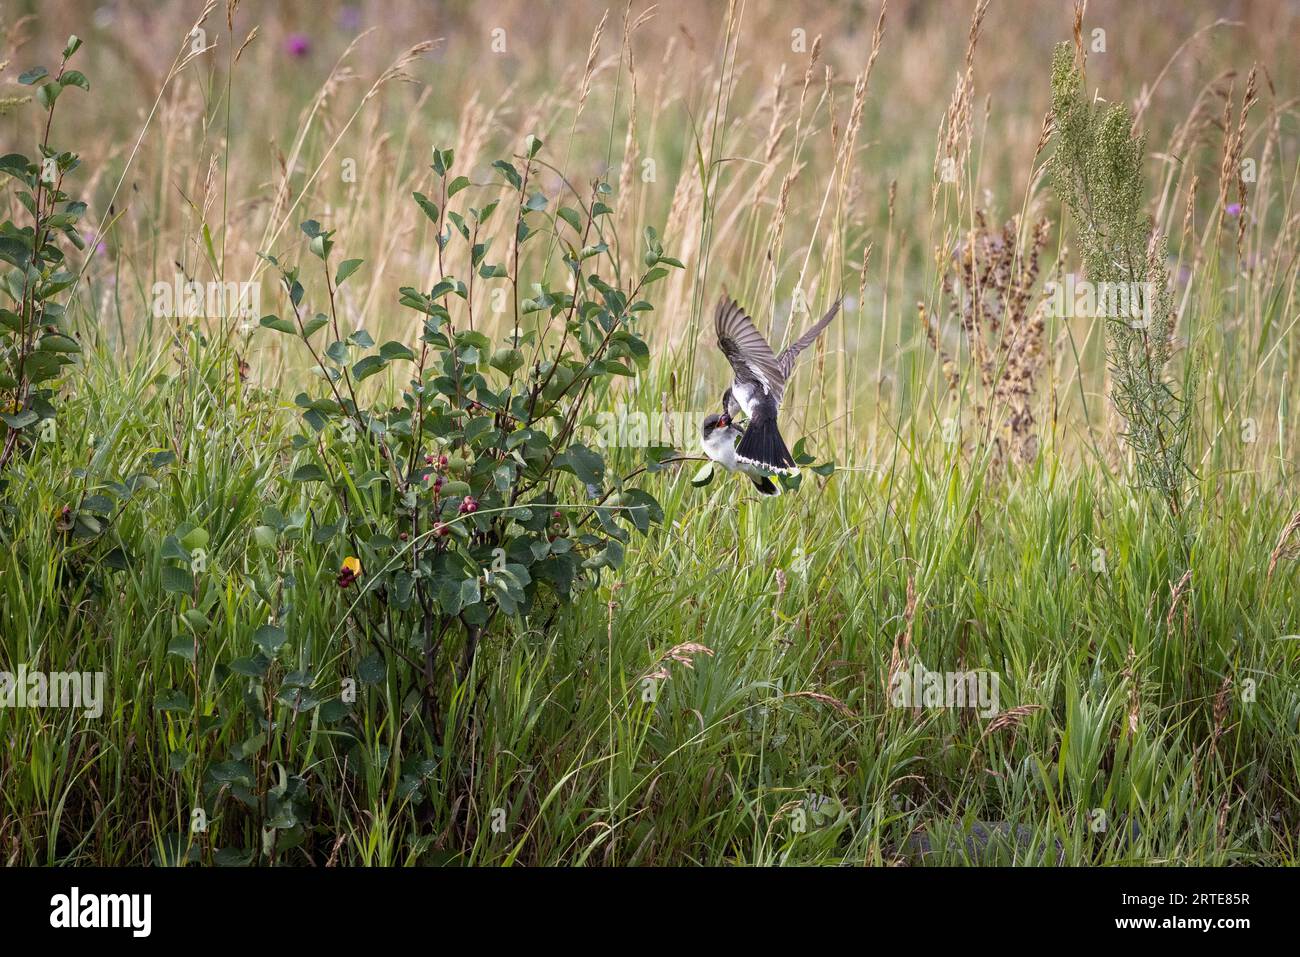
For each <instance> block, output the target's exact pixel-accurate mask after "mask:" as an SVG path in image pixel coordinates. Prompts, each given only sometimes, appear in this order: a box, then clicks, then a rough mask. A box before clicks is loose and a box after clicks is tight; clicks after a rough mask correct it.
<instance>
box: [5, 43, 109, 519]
mask: <svg viewBox="0 0 1300 957" xmlns="http://www.w3.org/2000/svg"><path fill="white" fill-rule="evenodd" d="M80 46H81V40H80V39H78V38H77V37H76V36H75V35H74V36H71V37H69V38H68V42H67V45H66V46H65V47H64V49H63V58H62V61H61V62H60V64H59V69H58V72H57V73H56V74H55V75H54V76H53V77H51V76H50V75H49V72H48V71H47V70H46V69H45V68H44V67H34V68H32V69H30V70H28V71H26V72H25V73H23V74H22V75H21V76H20V77H19V78H18V81H19V82H20V83H22V84H24V85H27V86H34V87H36V101H37V103H38V104H39V105H40V106H41V107H43V108H44V110H45V112H46V117H45V120H44V124H43V128H44V135H43V137H42V139H41V141H40V143H39V155H38V157H37V159H36V160H32V159H30V158H29V157H27V156H25V155H23V154H21V153H8V154H6V155H4V156H0V173H3V174H5V176H6V177H7V180H6V182H8V183H9V184H10V185H11V186H12V187H14V188H15V190H16V193H15V198H16V199H17V202H18V205H19V206H21V207H22V209H23V210H25V211H26V213H27V214H28V217H29V219H28V220H27V221H26V222H22V223H15V222H13V221H11V220H5V221H4V222H3V223H0V262H4V263H5V264H7V265H8V266H9V267H11V268H9V269H7V270H5V272H4V275H3V276H0V303H3V305H0V420H3V422H4V425H5V429H4V433H5V434H4V444H3V449H2V450H0V469H3V468H4V467H5V466H6V465H8V464H9V463H10V462H11V461H12V460H13V458H14V456H15V455H17V454H19V453H21V452H23V451H25V450H30V449H32V448H33V447H34V446H35V445H36V444H37V442H38V439H41V438H43V439H45V440H46V441H53V439H54V435H55V431H54V429H55V401H56V398H57V394H58V382H59V377H60V376H61V375H62V373H63V371H64V368H65V367H66V366H67V365H69V364H71V363H72V362H74V361H75V360H74V359H73V356H74V355H75V354H77V353H79V352H80V351H81V346H80V344H79V343H78V342H77V340H76V339H75V338H74V337H73V335H72V330H71V327H70V325H69V324H68V322H67V320H66V316H65V306H66V301H61V298H62V297H64V294H66V293H67V292H68V290H69V289H71V288H73V287H74V286H75V285H76V283H77V278H78V276H77V272H76V270H75V268H74V267H72V266H71V265H70V264H69V262H68V259H67V255H66V253H65V249H64V246H65V245H71V246H73V247H75V248H76V249H78V250H81V249H85V246H86V244H85V241H84V240H83V239H82V237H81V235H80V234H79V233H78V231H77V222H78V221H79V220H80V219H81V217H82V215H83V214H84V213H85V211H86V204H85V203H83V202H80V201H78V200H74V199H72V198H71V197H70V196H69V195H68V194H67V193H66V192H64V190H63V184H64V178H65V177H66V176H67V175H68V174H69V173H71V172H72V171H73V170H75V169H76V168H77V166H78V165H79V163H80V161H79V160H78V158H77V155H76V154H75V153H70V152H66V151H61V150H58V149H56V148H54V147H53V146H51V145H50V130H51V128H52V127H53V122H54V108H55V105H56V104H57V102H58V100H59V98H60V96H61V95H62V93H63V92H64V91H65V90H67V89H68V88H69V87H78V88H80V89H82V90H89V89H90V83H89V81H87V79H86V77H85V75H84V74H82V73H81V72H80V71H78V70H69V69H68V61H69V60H70V59H71V58H72V55H73V54H74V53H76V52H77V50H78V48H80ZM75 521H76V519H75V518H74V522H75Z"/></svg>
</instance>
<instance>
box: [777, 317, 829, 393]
mask: <svg viewBox="0 0 1300 957" xmlns="http://www.w3.org/2000/svg"><path fill="white" fill-rule="evenodd" d="M843 301H844V297H843V296H841V297H840V298H839V299H836V300H835V304H834V305H833V306H831V308H830V310H829V311H828V312H827V313H826V315H824V316H822V317H821V318H820V319H818V320H817V323H816V325H814V326H813V327H812V328H811V329H809V330H808V331H807V332H805V333H804V334H803V335H802V336H800V337H799V338H798V339H796V340H795V341H794V342H792V343H791V344H790V347H789V348H788V349H786V350H785V351H784V352H782V353H781V354H780V355H779V356H777V358H776V364H777V367H778V368H779V369H780V370H781V381H782V382H784V381H785V380H786V379H788V378H790V372H791V371H792V370H793V369H794V364H795V360H796V359H798V358H799V353H801V352H803V351H804V350H805V349H807V348H808V347H809V346H810V345H812V344H813V343H814V342H816V341H817V337H818V336H820V335H821V334H822V332H823V331H824V330H825V329H826V327H827V326H829V325H830V324H831V320H832V319H834V318H835V314H836V313H837V312H839V311H840V303H841V302H843Z"/></svg>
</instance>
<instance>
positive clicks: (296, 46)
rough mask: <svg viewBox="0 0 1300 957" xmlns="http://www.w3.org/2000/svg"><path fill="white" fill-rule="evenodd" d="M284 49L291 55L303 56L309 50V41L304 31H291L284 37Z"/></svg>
mask: <svg viewBox="0 0 1300 957" xmlns="http://www.w3.org/2000/svg"><path fill="white" fill-rule="evenodd" d="M284 51H285V52H286V53H288V54H289V56H292V57H304V56H306V55H307V54H308V53H310V52H311V41H310V40H309V39H307V35H306V34H305V33H291V34H289V36H288V37H286V38H285V41H284Z"/></svg>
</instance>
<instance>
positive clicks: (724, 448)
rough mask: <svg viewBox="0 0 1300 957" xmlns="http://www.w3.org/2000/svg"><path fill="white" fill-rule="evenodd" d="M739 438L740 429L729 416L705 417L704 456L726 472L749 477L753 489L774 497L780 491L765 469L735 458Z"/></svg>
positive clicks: (703, 430)
mask: <svg viewBox="0 0 1300 957" xmlns="http://www.w3.org/2000/svg"><path fill="white" fill-rule="evenodd" d="M740 437H741V432H740V429H738V428H736V425H735V423H734V422H732V421H731V416H730V415H726V414H725V413H724V414H723V415H718V414H717V413H714V414H713V415H709V416H705V418H704V428H703V429H702V435H701V438H702V443H701V444H703V446H704V454H705V455H707V456H708V457H709V458H711V459H712V460H713V461H715V462H717V463H718V464H719V465H721V466H722V467H723V468H724V469H726V470H727V471H728V472H741V473H743V474H745V475H747V476H749V480H750V481H751V482H753V483H754V488H756V489H758V490H759V491H760V492H761V493H762V494H764V495H776V494H777V493H778V492H779V491H780V490H779V489H778V488H777V487H776V485H775V484H774V483H773V482H772V480H771V479H770V478H768V477H767V475H766V469H763V468H762V467H760V466H756V465H750V464H748V463H745V462H742V461H740V460H739V458H738V457H737V456H736V440H737V439H738V438H740Z"/></svg>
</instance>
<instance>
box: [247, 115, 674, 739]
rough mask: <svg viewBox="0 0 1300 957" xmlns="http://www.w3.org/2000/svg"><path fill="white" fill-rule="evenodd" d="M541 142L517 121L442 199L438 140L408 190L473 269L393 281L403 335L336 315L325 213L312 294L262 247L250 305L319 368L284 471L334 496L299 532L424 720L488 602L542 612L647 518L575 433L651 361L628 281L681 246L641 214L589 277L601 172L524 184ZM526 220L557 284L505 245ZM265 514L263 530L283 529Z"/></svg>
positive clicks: (336, 273) (445, 187)
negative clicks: (265, 265)
mask: <svg viewBox="0 0 1300 957" xmlns="http://www.w3.org/2000/svg"><path fill="white" fill-rule="evenodd" d="M540 146H541V143H540V141H538V140H537V139H536V138H530V139H529V142H528V146H527V150H526V153H525V154H524V155H523V156H521V157H518V158H517V159H518V161H519V162H520V164H521V165H520V166H516V165H515V163H513V162H509V161H504V160H501V161H498V162H496V163H495V164H494V168H495V170H496V171H497V172H498V173H499V174H500V176H501V178H502V180H503V183H502V184H498V185H497V186H490V187H486V188H482V187H480V188H479V189H487V190H493V191H495V192H496V193H497V195H496V196H495V198H493V199H492V200H491V201H490V202H487V203H486V204H484V205H482V206H479V207H473V206H468V207H466V208H465V209H463V210H457V209H452V208H449V204H450V203H451V202H452V200H453V199H454V198H455V197H457V196H458V195H460V194H461V193H462V191H464V190H465V189H467V188H468V187H469V186H470V182H469V180H468V178H467V177H465V176H454V175H453V173H452V167H453V162H454V157H453V154H452V152H451V151H450V150H436V151H435V154H434V162H433V171H434V173H435V174H436V181H437V183H438V186H439V194H438V195H437V196H436V197H435V198H432V199H431V198H429V197H426V196H424V195H422V194H420V193H416V194H415V197H414V198H415V201H416V202H417V203H418V204H419V206H420V207H421V208H422V209H423V211H424V212H425V214H426V215H427V216H428V217H429V219H430V220H431V221H432V222H433V224H434V226H435V229H436V237H437V243H438V246H439V253H440V255H439V256H438V261H439V264H440V265H441V263H442V261H443V259H444V257H443V256H442V255H441V253H442V251H443V250H445V249H446V248H447V247H448V245H449V244H450V243H453V242H464V243H466V244H468V246H469V250H470V262H471V265H472V270H473V272H472V273H471V274H470V275H468V276H466V277H465V278H463V279H462V278H460V277H457V276H453V275H450V274H447V273H445V272H441V270H440V275H439V276H438V278H437V281H436V282H435V283H434V284H433V286H432V288H430V289H429V290H427V291H422V290H417V289H415V288H411V287H404V288H402V289H401V291H400V303H401V305H402V306H404V307H406V308H408V309H410V310H412V311H413V312H414V313H416V314H417V315H418V316H419V320H418V321H419V323H420V335H419V339H418V343H416V344H415V345H416V348H415V349H412V348H411V346H409V345H408V344H406V343H403V342H398V341H389V342H384V343H382V344H379V345H376V343H375V342H374V341H373V340H372V339H371V337H370V336H369V335H368V334H367V333H366V332H365V331H364V330H361V329H358V330H356V331H353V332H350V333H346V334H345V333H344V330H343V328H342V326H341V323H340V317H339V314H338V309H337V299H338V297H337V295H336V293H337V290H338V288H339V287H340V286H341V285H342V284H344V283H346V282H347V281H348V279H349V277H350V276H352V275H353V274H354V273H355V272H356V271H357V270H358V269H359V268H361V267H362V265H363V263H362V261H361V260H358V259H347V260H343V261H341V262H336V257H335V256H334V249H335V242H336V240H335V235H334V232H333V231H332V230H328V229H326V228H325V227H324V226H322V225H321V224H320V223H319V222H317V221H314V220H309V221H307V222H304V223H303V224H302V231H303V233H304V234H305V235H306V236H307V237H308V240H309V249H310V251H311V254H312V255H313V256H314V257H315V258H316V259H317V260H318V261H319V263H320V267H321V269H323V273H324V274H323V295H322V309H321V311H314V310H313V309H311V308H310V307H309V306H308V295H307V291H306V287H305V285H304V283H305V282H310V281H312V279H311V278H309V277H307V276H305V275H304V274H303V272H302V271H301V269H300V267H298V266H289V265H287V264H285V263H282V262H281V261H280V260H279V258H277V257H275V256H271V255H267V256H266V257H265V258H266V259H267V261H268V262H270V263H271V264H272V265H273V266H274V267H275V268H276V269H277V270H278V271H279V274H280V278H281V280H282V284H283V289H284V292H285V294H286V299H287V302H286V306H287V309H286V310H285V314H284V315H282V316H280V315H269V316H266V317H264V318H263V319H262V321H261V324H262V326H264V327H266V328H269V329H273V330H276V331H278V332H281V333H284V334H286V335H289V336H293V337H295V338H297V339H298V340H299V341H301V343H302V345H303V347H304V348H305V349H306V350H307V351H308V352H309V353H310V356H311V359H312V361H313V363H314V365H315V366H316V370H317V371H318V373H319V374H320V378H321V382H322V385H321V387H320V388H319V389H318V390H317V391H316V392H315V393H314V394H313V393H308V392H303V393H301V394H299V395H298V396H297V397H296V403H297V405H298V407H299V409H300V410H301V416H302V420H303V424H304V429H303V430H302V432H301V433H299V434H298V435H297V436H296V437H295V439H294V452H295V460H294V466H293V472H292V477H293V479H294V480H295V481H297V482H303V483H320V484H321V485H323V486H325V487H327V488H328V489H329V491H330V493H331V494H332V496H333V498H334V500H335V501H336V502H337V506H338V507H337V509H336V510H335V511H334V512H333V513H332V514H333V515H334V517H333V518H332V519H331V520H329V521H328V522H323V523H320V524H317V525H315V527H314V528H312V530H311V532H310V534H311V536H312V539H313V541H314V542H316V543H317V544H320V545H322V546H327V547H329V548H332V549H333V550H334V551H335V553H336V555H337V567H338V569H339V572H338V578H337V585H338V587H339V588H341V589H343V590H344V592H345V593H346V594H347V596H348V615H349V617H350V619H351V621H352V623H353V625H354V626H355V628H356V629H358V630H359V631H361V632H362V633H363V634H364V635H365V637H366V638H367V639H368V640H369V641H370V643H371V644H372V647H373V650H375V651H378V652H380V653H382V654H383V655H384V656H385V657H387V658H388V660H389V663H390V664H391V663H393V662H394V661H400V662H405V663H406V665H408V666H410V668H411V669H412V672H413V674H414V675H415V676H416V678H417V680H418V682H419V683H420V686H421V688H422V692H423V697H424V705H425V709H426V714H427V715H428V716H429V717H430V718H431V719H432V722H433V725H434V733H435V735H436V734H437V733H438V732H437V723H438V721H439V713H440V712H439V700H440V696H444V695H446V694H447V692H448V690H449V689H450V688H452V687H454V686H456V685H457V684H458V683H459V682H463V681H464V680H465V679H466V678H467V677H468V676H469V675H470V674H471V672H472V670H473V667H474V661H475V657H476V652H477V649H478V648H479V646H480V644H481V642H482V641H483V639H484V636H485V635H487V634H488V633H489V630H490V629H491V627H492V625H493V623H494V622H495V621H498V620H499V619H501V618H510V617H514V616H523V615H528V614H533V613H539V612H540V613H548V610H549V611H553V610H554V609H555V608H556V607H558V606H559V604H561V603H563V602H565V601H567V600H569V598H570V597H571V596H572V595H573V594H574V592H575V591H577V590H579V589H582V588H584V587H589V586H590V585H591V584H592V583H593V582H594V581H596V580H597V579H598V577H599V575H600V574H601V570H602V569H616V568H618V567H619V565H620V564H621V562H622V560H623V555H624V545H625V543H626V542H627V541H628V539H629V536H630V533H631V531H632V530H635V531H637V532H640V533H643V534H644V533H646V532H648V531H649V529H650V527H651V525H652V524H654V523H656V522H659V521H661V520H662V517H663V513H662V511H661V509H660V507H659V504H658V503H657V502H656V501H655V499H654V498H653V497H652V496H651V495H650V494H648V493H647V492H646V491H644V490H643V489H642V488H640V487H638V486H637V485H636V484H634V483H632V482H631V481H630V480H624V479H620V478H618V477H617V476H616V475H615V474H614V473H613V470H612V468H611V466H610V464H609V463H607V462H606V460H605V457H604V455H603V454H602V453H601V452H600V451H597V449H595V448H592V447H591V446H590V445H588V444H585V443H584V442H583V441H581V440H580V437H581V436H582V435H583V434H584V429H585V428H586V427H588V426H589V425H590V423H591V419H592V418H593V416H592V414H591V410H592V406H593V404H594V399H595V398H596V397H597V396H598V395H600V394H602V393H603V391H604V390H606V389H607V388H608V385H609V381H610V380H611V379H612V378H613V377H614V376H631V375H634V374H635V371H634V370H635V369H637V368H644V367H645V366H646V365H647V363H648V361H649V349H648V348H647V346H646V344H645V342H644V340H643V339H642V338H641V336H640V335H639V333H638V332H637V327H638V325H639V322H640V319H641V317H643V316H644V315H645V314H646V313H648V312H649V311H651V308H652V307H651V305H650V303H649V302H647V301H646V300H645V299H644V298H642V295H643V293H644V291H645V290H646V288H647V287H648V286H650V285H651V284H652V283H654V282H656V281H658V280H660V279H662V278H663V277H664V276H665V275H667V269H668V268H670V267H680V263H678V262H677V261H675V260H673V259H670V258H668V257H665V256H664V255H663V250H662V247H661V246H660V245H659V243H658V241H657V239H656V235H655V233H654V231H653V230H647V231H646V234H645V244H646V251H645V255H644V257H643V262H644V264H645V271H644V272H643V273H642V274H641V275H640V276H639V277H637V278H636V280H635V281H629V282H627V283H626V285H627V288H626V289H623V288H620V283H619V282H618V280H617V279H615V280H614V281H612V282H611V281H608V280H606V279H605V278H603V277H602V276H601V275H600V274H599V272H597V270H596V268H595V267H596V264H597V263H599V262H601V261H602V257H604V256H605V254H606V253H607V252H608V250H609V247H608V245H607V240H606V239H605V238H604V237H605V233H606V231H607V230H608V229H609V228H610V227H609V226H608V225H606V224H607V223H608V222H609V221H610V214H611V213H612V209H611V207H610V206H609V194H610V189H609V187H608V185H607V184H605V183H603V182H598V183H596V184H594V185H593V188H592V192H591V195H590V198H589V201H584V200H583V199H582V198H579V197H577V195H576V193H575V202H576V204H577V206H578V207H579V208H577V209H575V208H572V207H569V206H563V205H561V206H559V207H558V208H556V209H555V210H554V211H552V203H551V202H550V201H549V200H548V199H547V198H546V197H545V196H544V195H543V194H542V193H540V192H538V191H536V190H530V183H531V182H533V180H534V177H535V175H536V173H537V170H538V168H539V164H540V162H541V161H539V160H537V159H536V157H537V152H538V149H539V148H540ZM502 204H506V205H507V207H508V208H510V210H511V213H512V214H513V215H514V217H515V228H514V230H512V231H511V236H512V238H513V241H512V242H511V244H510V248H509V249H505V250H499V251H494V250H492V249H490V248H489V247H490V244H488V243H485V242H482V241H480V238H479V237H480V227H481V226H482V224H483V223H485V222H486V221H487V220H488V219H489V218H490V217H491V216H493V215H502V214H503V213H504V210H501V209H500V207H501V206H502ZM542 236H549V237H552V238H553V240H554V241H555V242H556V243H557V246H556V248H557V249H560V250H562V255H563V262H564V264H565V267H566V270H567V272H568V273H569V274H570V275H571V276H572V282H571V286H570V284H568V283H566V286H570V288H571V291H569V290H568V289H552V288H550V286H549V285H547V284H546V283H545V282H538V283H532V284H529V283H528V282H527V281H526V279H525V278H524V277H523V276H521V275H520V267H519V262H520V251H521V248H523V247H524V246H525V245H526V244H527V243H529V242H531V241H534V240H535V239H537V237H542ZM494 253H497V254H499V255H501V256H502V261H496V259H495V258H494ZM605 259H606V260H607V261H608V262H609V263H610V268H611V269H616V266H615V265H614V263H615V260H614V257H612V256H609V257H605ZM476 283H501V284H502V290H503V291H504V292H505V293H506V295H507V297H508V301H510V302H511V303H512V309H513V313H512V315H509V317H508V320H507V321H508V324H509V325H510V327H511V331H510V332H509V334H508V335H506V336H505V337H504V338H503V340H502V341H494V340H493V339H492V338H490V337H489V336H488V335H486V334H485V333H484V332H482V331H481V330H480V329H476V328H475V317H474V314H473V303H474V301H475V299H474V287H475V284H476ZM526 289H528V290H531V293H532V294H531V295H529V296H527V297H525V296H524V295H523V293H524V290H526ZM479 324H480V325H481V324H482V323H481V321H480V323H479ZM525 326H527V328H526V329H525ZM389 369H393V370H400V374H402V375H404V376H405V377H406V382H405V386H404V388H403V389H402V393H401V402H400V404H398V405H393V406H386V405H384V404H383V403H382V402H380V401H379V400H378V399H375V400H370V401H367V400H366V399H365V398H364V397H363V393H364V391H365V388H366V387H367V384H368V380H370V379H371V378H372V377H374V376H377V375H379V374H380V373H382V372H384V371H386V370H389ZM380 391H381V392H382V390H380ZM669 452H670V450H668V449H664V448H652V449H651V450H649V453H648V455H649V458H648V461H647V462H646V463H645V464H644V465H643V466H642V467H641V468H639V469H637V470H636V472H634V473H633V475H635V474H641V473H644V472H646V471H653V470H655V469H656V468H657V467H659V466H660V464H661V463H662V462H663V460H664V459H665V458H666V457H667V455H668V453H669ZM261 532H262V534H264V535H265V536H266V537H267V538H268V540H271V541H273V540H274V538H275V536H276V535H277V534H279V529H277V528H276V527H275V524H274V523H271V524H268V525H264V526H263V527H262V529H261Z"/></svg>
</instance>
